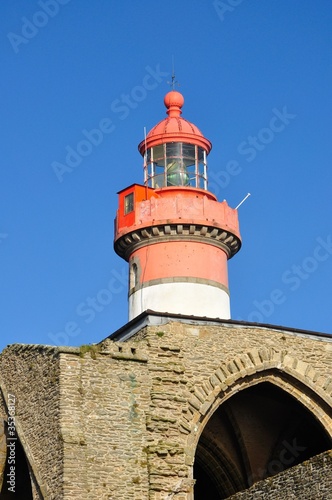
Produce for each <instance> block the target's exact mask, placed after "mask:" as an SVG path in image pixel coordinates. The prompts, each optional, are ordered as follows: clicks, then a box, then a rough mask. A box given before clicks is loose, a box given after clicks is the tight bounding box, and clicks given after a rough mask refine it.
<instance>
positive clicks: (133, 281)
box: [129, 262, 138, 289]
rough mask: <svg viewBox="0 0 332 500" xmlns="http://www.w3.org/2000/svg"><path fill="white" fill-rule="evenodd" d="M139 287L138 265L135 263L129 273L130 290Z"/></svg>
mask: <svg viewBox="0 0 332 500" xmlns="http://www.w3.org/2000/svg"><path fill="white" fill-rule="evenodd" d="M137 285H138V268H137V264H136V263H135V262H134V263H133V264H132V265H131V266H130V272H129V288H130V289H131V288H135V286H137Z"/></svg>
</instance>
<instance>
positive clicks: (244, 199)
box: [235, 193, 250, 210]
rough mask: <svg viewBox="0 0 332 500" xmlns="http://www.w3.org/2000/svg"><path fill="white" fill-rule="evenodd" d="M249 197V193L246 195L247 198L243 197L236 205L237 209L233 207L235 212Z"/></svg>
mask: <svg viewBox="0 0 332 500" xmlns="http://www.w3.org/2000/svg"><path fill="white" fill-rule="evenodd" d="M249 196H250V193H248V194H247V196H245V197H244V198H243V200H242V201H240V203H239V204H238V206H237V207H235V210H237V209H238V208H239V207H240V206H241V205H242V203H244V202H245V201H246V199H247V198H249Z"/></svg>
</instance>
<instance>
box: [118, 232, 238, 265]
mask: <svg viewBox="0 0 332 500" xmlns="http://www.w3.org/2000/svg"><path fill="white" fill-rule="evenodd" d="M165 241H196V242H198V241H199V242H201V243H205V244H209V245H214V246H217V247H218V248H220V249H221V250H223V251H224V252H225V253H226V255H227V257H228V258H229V259H230V258H231V257H233V255H235V254H236V253H237V252H238V251H239V250H240V248H241V240H240V239H239V238H238V237H237V236H236V235H235V234H233V233H231V232H230V231H228V230H227V229H221V228H218V227H214V226H209V225H203V224H158V225H156V226H149V227H144V228H138V229H135V230H133V231H130V232H128V233H126V234H124V235H122V236H120V238H118V239H117V240H116V241H115V242H114V250H115V251H116V253H117V254H118V255H119V256H120V257H122V258H124V259H126V260H129V256H130V255H131V254H132V252H134V251H135V250H137V249H138V248H141V247H143V246H145V245H153V244H156V243H162V242H165Z"/></svg>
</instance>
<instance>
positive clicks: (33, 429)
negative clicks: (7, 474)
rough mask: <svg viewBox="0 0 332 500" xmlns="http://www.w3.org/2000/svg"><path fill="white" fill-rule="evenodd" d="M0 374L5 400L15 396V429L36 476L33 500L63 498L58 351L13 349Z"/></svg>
mask: <svg viewBox="0 0 332 500" xmlns="http://www.w3.org/2000/svg"><path fill="white" fill-rule="evenodd" d="M0 373H1V392H2V395H3V398H4V399H5V400H6V401H7V402H8V394H12V395H14V396H15V421H16V429H17V433H18V436H19V439H20V441H21V444H22V446H23V449H24V451H25V454H26V457H27V460H28V463H29V465H30V468H31V472H32V475H33V476H34V478H33V483H34V487H33V489H34V498H36V499H37V498H43V497H44V498H49V499H53V498H54V499H56V498H61V491H62V483H61V474H62V460H63V452H62V449H63V447H62V439H61V436H60V427H59V402H60V390H59V389H60V387H59V359H58V350H57V349H56V348H52V347H45V346H22V345H12V346H10V347H8V348H6V349H5V350H4V351H3V353H2V355H1V357H0ZM17 473H19V471H18V472H17ZM37 485H38V486H37Z"/></svg>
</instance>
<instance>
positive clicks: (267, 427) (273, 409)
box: [194, 382, 332, 500]
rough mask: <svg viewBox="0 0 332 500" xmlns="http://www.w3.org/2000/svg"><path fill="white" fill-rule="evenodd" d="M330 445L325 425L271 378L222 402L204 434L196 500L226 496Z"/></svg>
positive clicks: (197, 463)
mask: <svg viewBox="0 0 332 500" xmlns="http://www.w3.org/2000/svg"><path fill="white" fill-rule="evenodd" d="M331 446H332V442H331V439H330V437H329V435H328V434H327V433H326V432H325V429H324V428H323V427H322V425H321V424H320V423H318V421H317V420H316V418H315V417H314V416H313V415H312V414H311V413H310V411H309V410H307V408H305V407H304V406H303V405H302V404H301V403H299V402H298V401H297V400H296V399H295V398H294V397H293V396H291V395H289V394H288V393H287V392H286V391H285V390H283V389H281V388H279V387H277V386H276V385H274V384H272V383H271V382H260V383H258V384H255V385H252V386H249V387H248V388H247V389H243V390H242V391H240V392H238V393H237V394H234V395H233V396H232V397H230V398H229V399H227V401H225V403H223V404H221V405H220V406H219V408H218V409H217V410H216V411H215V412H214V414H213V415H212V416H211V418H210V419H209V421H208V422H207V424H206V426H205V428H204V430H203V432H202V434H201V436H200V439H199V441H198V445H197V449H196V456H195V462H194V478H195V479H196V486H195V489H194V497H195V500H204V499H205V498H209V499H210V500H219V499H222V498H227V497H228V496H231V495H232V494H234V493H236V492H238V491H241V490H243V489H246V488H248V487H250V486H251V485H252V484H254V483H255V482H256V481H259V480H261V479H265V478H267V477H270V476H273V475H275V474H277V473H279V472H282V471H283V470H286V469H288V468H289V467H292V466H294V465H297V464H299V463H301V462H303V461H304V460H307V459H308V458H310V457H312V456H315V455H317V454H319V453H321V452H323V451H326V450H328V449H330V448H331ZM207 492H208V495H207Z"/></svg>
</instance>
